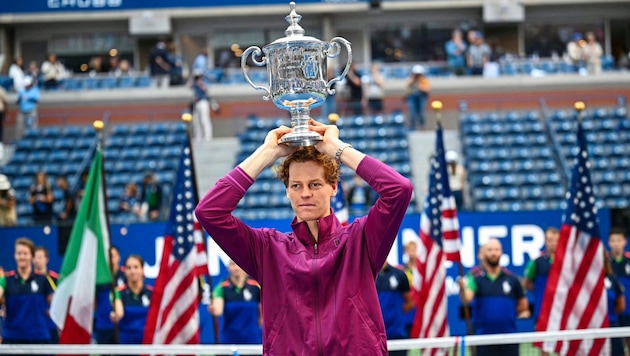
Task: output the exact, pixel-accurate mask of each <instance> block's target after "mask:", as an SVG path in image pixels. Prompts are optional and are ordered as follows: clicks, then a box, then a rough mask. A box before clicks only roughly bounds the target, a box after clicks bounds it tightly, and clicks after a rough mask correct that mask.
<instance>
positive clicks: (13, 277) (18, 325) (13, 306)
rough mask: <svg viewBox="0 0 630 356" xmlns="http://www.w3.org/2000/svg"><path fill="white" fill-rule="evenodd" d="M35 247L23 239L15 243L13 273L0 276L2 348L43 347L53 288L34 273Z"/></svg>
mask: <svg viewBox="0 0 630 356" xmlns="http://www.w3.org/2000/svg"><path fill="white" fill-rule="evenodd" d="M34 255H35V245H34V244H33V241H31V240H30V239H29V238H26V237H20V238H18V239H17V240H15V253H14V256H15V265H16V270H14V271H9V272H7V273H6V274H5V275H4V276H0V300H4V303H5V304H6V319H5V324H4V330H3V334H2V342H3V343H4V344H47V343H48V342H49V340H50V330H49V327H48V323H47V317H48V308H49V305H50V302H51V300H52V296H53V288H52V286H51V285H50V283H49V282H48V280H47V279H46V277H45V276H43V275H39V274H36V273H34V271H33V266H32V263H33V256H34Z"/></svg>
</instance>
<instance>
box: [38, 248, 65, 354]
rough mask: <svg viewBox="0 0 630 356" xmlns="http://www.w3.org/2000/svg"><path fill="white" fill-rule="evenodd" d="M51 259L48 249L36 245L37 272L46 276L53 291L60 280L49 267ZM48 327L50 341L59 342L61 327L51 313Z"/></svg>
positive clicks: (52, 342)
mask: <svg viewBox="0 0 630 356" xmlns="http://www.w3.org/2000/svg"><path fill="white" fill-rule="evenodd" d="M49 260H50V258H49V255H48V249H47V248H46V247H44V246H37V247H35V257H34V258H33V267H34V270H35V273H37V274H41V275H42V276H45V277H46V280H48V283H49V284H50V287H51V288H52V290H53V292H54V291H55V290H56V289H57V281H58V280H59V274H58V273H57V272H55V271H51V270H49V269H48V261H49ZM48 327H49V329H50V343H51V344H58V343H59V329H58V328H57V325H56V324H55V323H54V322H53V321H52V319H51V318H50V315H49V316H48Z"/></svg>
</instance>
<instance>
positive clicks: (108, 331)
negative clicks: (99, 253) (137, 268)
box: [94, 246, 126, 345]
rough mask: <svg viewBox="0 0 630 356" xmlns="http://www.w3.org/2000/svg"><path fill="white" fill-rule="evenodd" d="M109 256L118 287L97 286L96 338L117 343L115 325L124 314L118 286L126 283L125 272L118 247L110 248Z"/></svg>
mask: <svg viewBox="0 0 630 356" xmlns="http://www.w3.org/2000/svg"><path fill="white" fill-rule="evenodd" d="M109 258H110V261H111V267H112V271H111V272H112V278H114V283H115V285H116V287H117V288H116V289H114V290H112V284H111V283H107V284H100V285H97V286H96V306H95V311H94V338H95V339H96V343H97V344H107V345H109V344H117V343H118V338H117V337H116V332H115V325H114V323H117V322H118V321H120V319H122V318H123V316H124V308H123V304H122V301H121V299H120V292H119V291H118V288H123V287H124V286H125V283H126V278H125V275H124V273H122V271H121V270H120V253H119V251H118V248H117V247H115V246H111V247H110V248H109Z"/></svg>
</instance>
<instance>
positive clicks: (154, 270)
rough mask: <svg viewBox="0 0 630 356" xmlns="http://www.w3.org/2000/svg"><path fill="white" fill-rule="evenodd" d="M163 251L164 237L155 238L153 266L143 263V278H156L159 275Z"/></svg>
mask: <svg viewBox="0 0 630 356" xmlns="http://www.w3.org/2000/svg"><path fill="white" fill-rule="evenodd" d="M163 251H164V236H158V237H156V238H155V264H154V265H153V266H151V265H150V264H148V263H146V262H145V263H144V276H145V277H146V278H149V279H151V278H153V279H155V278H157V276H158V274H159V273H160V263H162V252H163Z"/></svg>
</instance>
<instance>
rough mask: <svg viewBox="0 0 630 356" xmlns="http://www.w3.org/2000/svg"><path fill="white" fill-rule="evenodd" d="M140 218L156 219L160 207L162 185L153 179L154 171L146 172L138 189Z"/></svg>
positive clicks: (158, 216)
mask: <svg viewBox="0 0 630 356" xmlns="http://www.w3.org/2000/svg"><path fill="white" fill-rule="evenodd" d="M140 201H141V202H142V203H141V205H140V206H141V209H142V219H144V220H146V219H149V220H152V221H155V220H158V219H159V218H160V213H161V209H162V187H161V186H160V184H159V183H158V182H157V180H156V179H155V174H154V173H147V174H146V175H145V176H144V180H143V182H142V189H141V191H140Z"/></svg>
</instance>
